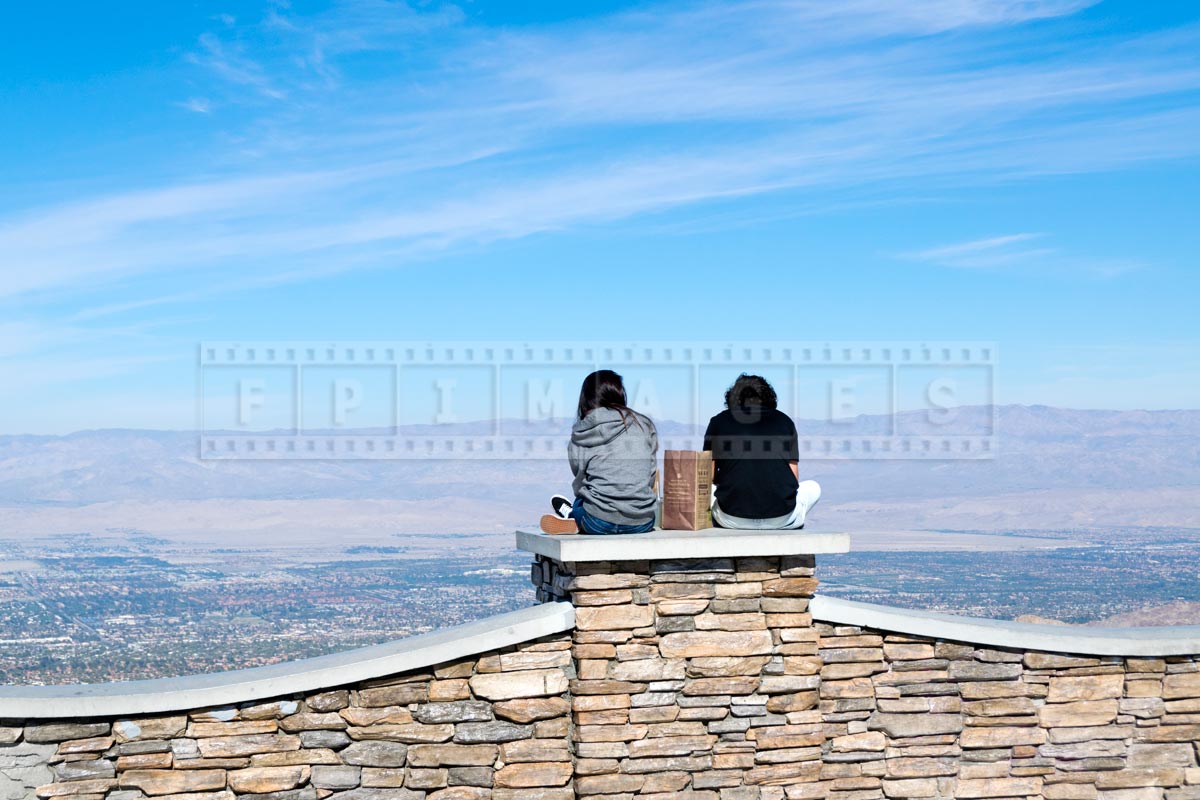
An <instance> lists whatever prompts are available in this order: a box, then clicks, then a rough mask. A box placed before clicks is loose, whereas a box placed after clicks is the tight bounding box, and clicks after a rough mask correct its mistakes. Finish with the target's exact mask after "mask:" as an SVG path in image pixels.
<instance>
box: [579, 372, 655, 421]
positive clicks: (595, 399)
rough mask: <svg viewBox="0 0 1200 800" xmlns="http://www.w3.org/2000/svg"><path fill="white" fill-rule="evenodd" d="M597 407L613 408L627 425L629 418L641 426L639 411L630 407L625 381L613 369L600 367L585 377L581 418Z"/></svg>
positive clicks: (580, 391)
mask: <svg viewBox="0 0 1200 800" xmlns="http://www.w3.org/2000/svg"><path fill="white" fill-rule="evenodd" d="M597 408H611V409H612V410H613V411H616V412H617V413H618V414H620V415H621V420H622V421H623V422H624V423H625V425H626V426H628V425H629V420H631V419H632V420H633V421H634V423H635V424H636V425H637V426H638V427H641V424H642V423H641V422H640V421H638V415H637V412H636V411H634V410H633V409H632V408H630V407H629V399H628V398H627V397H626V395H625V382H624V381H623V380H621V376H620V375H618V374H617V373H615V372H613V371H612V370H611V369H598V370H596V371H595V372H593V373H592V374H591V375H588V376H587V377H586V378H584V379H583V386H582V387H580V389H579V418H580V419H583V418H584V417H586V416H587V415H588V414H590V413H592V412H593V411H595V410H596V409H597Z"/></svg>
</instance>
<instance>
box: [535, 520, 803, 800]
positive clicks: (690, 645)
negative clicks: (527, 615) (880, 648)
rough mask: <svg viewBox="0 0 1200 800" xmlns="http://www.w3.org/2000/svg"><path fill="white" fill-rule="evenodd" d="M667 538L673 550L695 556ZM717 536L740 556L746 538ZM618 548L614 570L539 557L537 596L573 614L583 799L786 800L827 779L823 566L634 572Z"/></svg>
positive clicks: (722, 560) (787, 559)
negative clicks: (815, 600)
mask: <svg viewBox="0 0 1200 800" xmlns="http://www.w3.org/2000/svg"><path fill="white" fill-rule="evenodd" d="M666 534H670V535H672V536H673V537H674V538H673V540H672V546H670V547H669V548H664V549H666V550H668V551H669V552H674V553H687V552H688V551H689V550H690V549H693V548H690V547H689V539H688V536H689V534H684V533H674V534H671V532H663V534H660V535H666ZM695 535H696V534H692V536H695ZM722 535H724V536H725V538H726V539H729V540H730V541H731V542H732V544H731V547H730V549H731V550H733V551H735V552H736V550H737V549H738V547H737V546H738V544H739V542H738V541H737V539H736V537H737V534H732V533H724V534H722ZM621 538H622V539H626V540H628V539H629V538H630V537H621ZM784 538H785V540H786V541H785V542H784V543H783V546H785V547H789V548H791V549H801V548H800V547H797V545H800V544H803V542H804V537H803V535H800V534H792V535H790V537H784ZM611 547H612V550H611V552H612V553H613V554H614V556H618V557H617V558H613V559H605V558H595V559H594V560H587V561H571V560H567V559H560V558H555V557H553V556H552V555H541V554H539V555H537V556H536V560H535V562H534V567H533V577H534V581H535V583H537V585H538V596H539V597H540V598H543V599H545V600H548V601H554V600H569V601H570V602H571V603H573V604H574V606H575V609H576V611H575V613H576V628H575V632H574V637H573V642H572V654H573V657H574V664H575V669H576V673H577V677H576V679H575V680H573V681H572V682H571V686H570V696H571V703H572V711H573V722H574V726H573V730H572V736H571V740H572V745H573V747H574V751H575V757H576V762H575V792H576V796H577V797H579V798H594V800H602V799H604V798H607V799H608V800H614V799H615V798H616V797H621V798H631V797H633V796H637V797H639V798H655V799H656V800H658V799H659V798H661V800H668V798H694V799H696V800H758V799H759V798H770V799H771V800H778V799H780V798H783V797H785V790H784V786H785V785H786V786H788V787H791V789H790V791H791V792H795V791H796V789H795V787H797V786H799V785H802V784H805V783H815V782H817V781H819V780H820V779H821V753H822V745H823V744H824V741H825V732H824V725H823V722H822V718H821V710H820V707H819V702H820V698H819V696H818V690H819V688H820V681H821V678H820V671H821V660H820V658H819V656H818V639H819V636H818V633H817V630H816V629H815V628H814V627H813V624H812V617H811V615H810V614H809V612H808V604H809V599H810V598H811V597H812V595H813V592H814V591H815V590H816V587H817V580H816V578H815V577H813V571H814V557H813V556H812V555H811V554H805V555H787V554H782V555H765V556H763V555H748V556H738V555H730V556H727V557H715V558H679V557H671V558H662V559H653V558H652V559H646V560H636V561H635V560H620V559H619V556H620V555H621V554H622V548H621V547H620V546H619V544H618V543H617V542H612V543H611ZM527 549H532V548H527ZM568 551H569V548H568V549H567V551H564V552H562V553H561V554H560V555H561V556H568V557H569V555H570V553H569V552H568ZM592 555H595V554H594V553H593V554H592Z"/></svg>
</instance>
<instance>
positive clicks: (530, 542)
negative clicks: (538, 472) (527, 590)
mask: <svg viewBox="0 0 1200 800" xmlns="http://www.w3.org/2000/svg"><path fill="white" fill-rule="evenodd" d="M517 547H518V548H519V549H521V550H525V551H528V552H530V553H536V554H537V555H541V556H545V557H547V558H551V559H553V560H555V561H558V562H560V563H561V562H576V563H578V562H588V561H641V560H651V561H680V562H682V563H687V562H689V561H695V560H697V559H705V558H743V557H748V556H790V555H809V554H814V553H846V552H849V550H850V536H849V534H845V533H805V532H803V531H734V530H725V529H722V528H707V529H705V530H701V531H663V530H656V531H650V532H649V533H635V534H626V535H621V536H588V535H585V534H572V535H567V536H551V535H549V534H545V533H542V532H541V531H533V530H519V531H517ZM605 588H609V587H605ZM612 588H618V587H612Z"/></svg>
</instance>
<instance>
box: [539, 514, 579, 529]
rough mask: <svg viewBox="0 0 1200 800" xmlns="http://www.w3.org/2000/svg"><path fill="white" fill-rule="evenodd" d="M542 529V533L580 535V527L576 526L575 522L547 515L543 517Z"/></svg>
mask: <svg viewBox="0 0 1200 800" xmlns="http://www.w3.org/2000/svg"><path fill="white" fill-rule="evenodd" d="M541 528H542V533H556V534H562V533H579V526H578V525H576V524H575V520H573V519H563V518H562V517H556V516H554V515H553V514H546V515H544V516H543V517H542V524H541Z"/></svg>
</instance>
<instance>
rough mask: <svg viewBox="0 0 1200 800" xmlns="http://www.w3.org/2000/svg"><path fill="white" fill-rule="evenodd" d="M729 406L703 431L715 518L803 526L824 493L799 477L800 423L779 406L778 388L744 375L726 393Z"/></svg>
mask: <svg viewBox="0 0 1200 800" xmlns="http://www.w3.org/2000/svg"><path fill="white" fill-rule="evenodd" d="M725 404H726V409H725V410H724V411H722V412H721V413H719V414H717V415H716V416H715V417H713V418H712V419H711V420H710V421H709V423H708V430H706V431H705V433H704V449H705V450H711V451H712V457H713V484H714V485H715V491H714V495H715V497H714V502H713V506H712V511H713V521H714V523H716V524H717V525H719V526H720V527H722V528H749V529H771V528H799V527H801V526H803V525H804V520H805V517H806V516H807V514H808V510H809V509H810V508H811V507H812V506H813V505H814V504H815V503H816V502H817V500H818V499H819V498H820V496H821V487H820V486H819V485H818V484H817V482H816V481H800V480H799V452H798V451H799V445H798V441H797V434H796V425H795V423H794V422H792V419H791V417H789V416H788V415H787V414H785V413H783V412H782V411H780V410H779V409H778V408H777V407H776V406H777V400H776V396H775V390H774V389H772V388H771V385H770V384H769V383H767V381H766V380H765V379H764V378H762V377H759V376H757V375H745V374H743V375H741V376H740V377H739V378H738V379H737V381H735V382H734V384H733V386H731V387H730V388H729V391H727V392H726V393H725Z"/></svg>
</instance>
